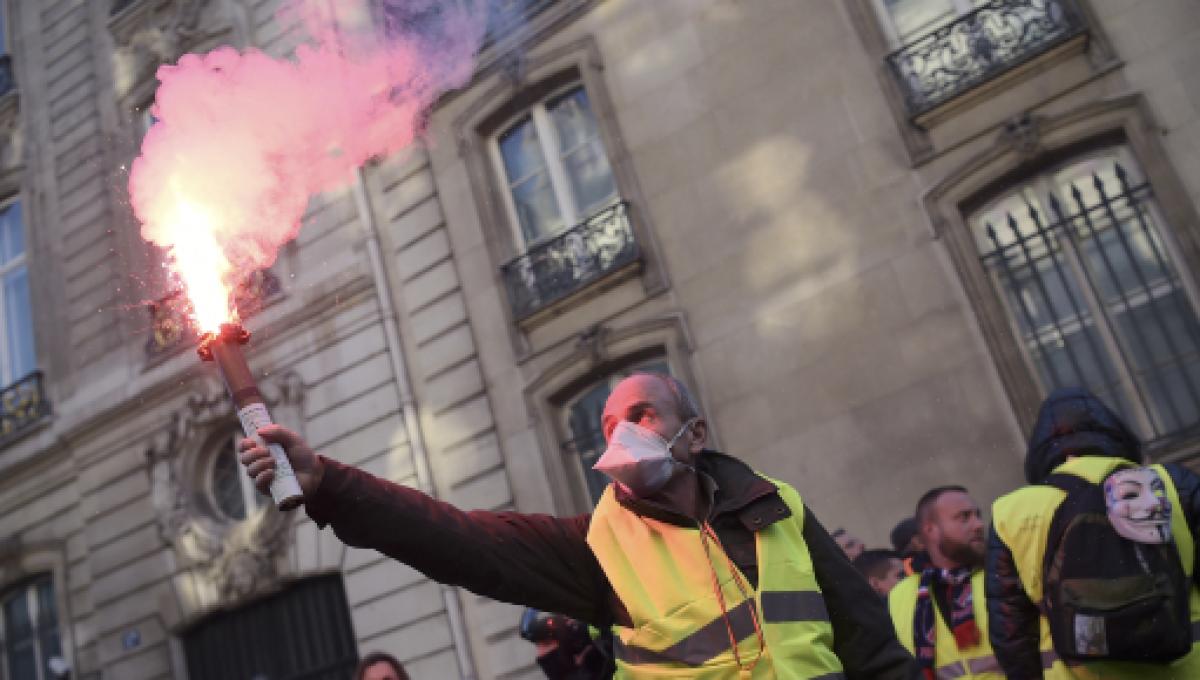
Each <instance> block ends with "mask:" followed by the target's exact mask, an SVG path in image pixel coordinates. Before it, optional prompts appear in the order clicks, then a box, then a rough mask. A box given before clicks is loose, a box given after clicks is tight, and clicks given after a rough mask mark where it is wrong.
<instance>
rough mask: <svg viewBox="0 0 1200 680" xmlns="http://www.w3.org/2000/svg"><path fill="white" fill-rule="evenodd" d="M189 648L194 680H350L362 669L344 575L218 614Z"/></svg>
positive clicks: (190, 639) (189, 638) (195, 632)
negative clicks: (343, 580)
mask: <svg viewBox="0 0 1200 680" xmlns="http://www.w3.org/2000/svg"><path fill="white" fill-rule="evenodd" d="M183 646H184V652H185V654H186V656H187V666H188V678H190V680H232V679H233V678H238V679H242V678H244V679H246V680H349V678H350V677H351V675H352V674H353V673H354V667H355V665H357V663H358V652H357V645H356V643H355V640H354V630H353V628H352V626H351V623H350V610H349V608H348V607H347V605H346V594H345V591H344V589H343V588H342V577H341V576H340V575H333V576H323V577H320V578H315V579H311V580H308V581H303V582H301V583H298V584H296V585H294V586H292V587H291V588H289V589H288V590H286V591H284V592H282V593H279V594H277V595H272V596H271V597H268V598H266V599H264V600H261V601H259V602H256V603H253V604H250V605H247V606H245V607H242V608H241V609H238V610H235V611H232V612H224V613H221V614H217V615H215V616H213V617H212V618H210V619H208V620H206V621H204V622H202V623H201V624H200V625H198V626H196V627H195V628H193V629H192V630H190V631H188V632H187V633H185V634H184V636H183Z"/></svg>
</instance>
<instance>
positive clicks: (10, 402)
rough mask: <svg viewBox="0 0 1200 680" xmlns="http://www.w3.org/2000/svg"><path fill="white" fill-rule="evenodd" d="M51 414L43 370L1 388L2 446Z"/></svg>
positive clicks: (0, 432)
mask: <svg viewBox="0 0 1200 680" xmlns="http://www.w3.org/2000/svg"><path fill="white" fill-rule="evenodd" d="M48 415H50V401H49V400H48V399H46V392H45V387H44V385H43V380H42V372H41V371H34V372H33V373H30V374H29V375H27V376H25V377H24V378H21V379H20V380H18V381H16V382H15V383H13V384H11V385H9V386H8V387H5V388H4V389H0V446H3V445H5V444H7V443H8V442H9V441H12V440H13V439H16V438H17V437H19V436H20V435H21V433H22V432H24V431H25V430H26V429H27V428H29V427H32V426H33V425H35V424H36V423H37V422H38V421H39V420H41V419H42V418H45V417H46V416H48Z"/></svg>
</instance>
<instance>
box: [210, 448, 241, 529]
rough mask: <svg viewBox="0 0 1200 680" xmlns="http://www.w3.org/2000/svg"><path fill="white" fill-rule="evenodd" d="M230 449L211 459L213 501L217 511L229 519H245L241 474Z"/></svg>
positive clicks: (217, 453) (219, 452)
mask: <svg viewBox="0 0 1200 680" xmlns="http://www.w3.org/2000/svg"><path fill="white" fill-rule="evenodd" d="M240 467H241V466H240V465H238V462H237V459H236V456H235V454H234V452H233V449H232V448H226V449H224V450H221V451H217V452H216V454H215V458H214V459H213V473H212V474H213V477H212V488H213V500H214V501H215V502H216V504H217V510H219V511H220V512H221V514H223V515H225V516H226V517H228V518H229V519H234V520H243V519H246V503H245V501H244V500H243V499H242V481H241V479H239V478H238V476H239V475H240V474H242V472H241V470H240Z"/></svg>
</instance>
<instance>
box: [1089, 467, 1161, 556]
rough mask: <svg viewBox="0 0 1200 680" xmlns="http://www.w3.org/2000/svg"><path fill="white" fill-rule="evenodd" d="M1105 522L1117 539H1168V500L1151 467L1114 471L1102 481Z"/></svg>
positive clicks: (1155, 541)
mask: <svg viewBox="0 0 1200 680" xmlns="http://www.w3.org/2000/svg"><path fill="white" fill-rule="evenodd" d="M1104 502H1105V504H1106V505H1107V506H1108V521H1109V523H1111V524H1112V526H1113V529H1115V530H1116V532H1117V533H1118V534H1120V535H1121V536H1123V537H1125V538H1127V539H1129V540H1131V541H1136V542H1138V543H1151V544H1157V543H1166V542H1168V541H1170V540H1171V501H1170V499H1169V498H1168V497H1167V490H1166V486H1165V484H1164V483H1163V480H1162V478H1161V477H1159V476H1158V472H1156V471H1155V470H1154V469H1153V468H1148V467H1140V468H1126V469H1124V470H1117V471H1116V472H1114V473H1112V474H1111V475H1109V476H1108V479H1105V480H1104Z"/></svg>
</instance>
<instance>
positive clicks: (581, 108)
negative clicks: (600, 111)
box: [546, 87, 600, 154]
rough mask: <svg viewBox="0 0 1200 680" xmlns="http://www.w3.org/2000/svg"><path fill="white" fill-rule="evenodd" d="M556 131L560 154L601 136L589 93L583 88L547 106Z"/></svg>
mask: <svg viewBox="0 0 1200 680" xmlns="http://www.w3.org/2000/svg"><path fill="white" fill-rule="evenodd" d="M546 108H548V109H549V110H550V118H551V120H553V121H554V130H555V132H557V133H558V152H559V153H560V154H561V153H567V152H569V151H571V150H572V149H574V148H576V147H578V146H579V145H580V144H583V143H584V142H587V141H589V140H592V139H595V138H596V137H598V136H599V135H600V133H599V132H598V131H597V129H596V119H595V117H593V116H592V106H591V103H590V102H589V101H588V98H587V92H585V91H584V89H583V88H582V87H580V88H577V89H575V90H572V91H571V92H569V93H567V94H565V95H563V96H561V97H559V98H558V99H555V100H554V101H552V102H550V103H549V104H547V106H546Z"/></svg>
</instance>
